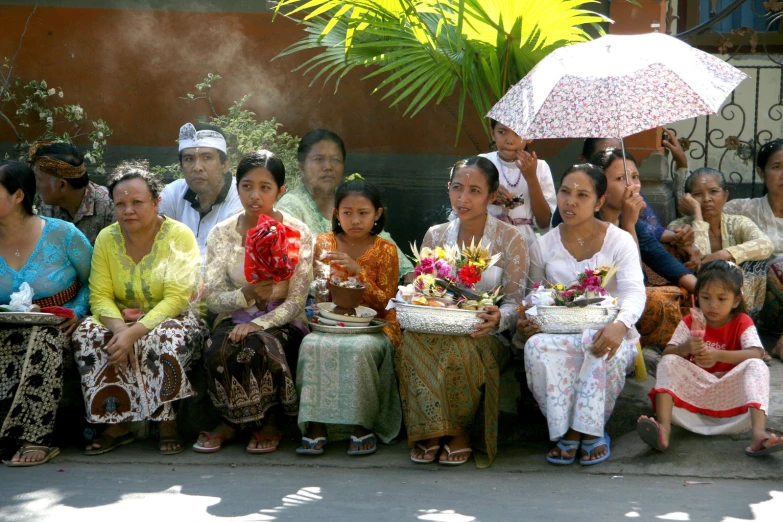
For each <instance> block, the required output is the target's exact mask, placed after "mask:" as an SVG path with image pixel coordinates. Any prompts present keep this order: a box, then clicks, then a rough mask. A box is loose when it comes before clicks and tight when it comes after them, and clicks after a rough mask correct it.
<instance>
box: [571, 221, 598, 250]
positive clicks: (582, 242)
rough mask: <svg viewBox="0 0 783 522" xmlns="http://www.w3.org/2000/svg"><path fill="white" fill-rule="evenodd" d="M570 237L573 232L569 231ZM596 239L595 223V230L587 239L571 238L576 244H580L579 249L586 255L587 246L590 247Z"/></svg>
mask: <svg viewBox="0 0 783 522" xmlns="http://www.w3.org/2000/svg"><path fill="white" fill-rule="evenodd" d="M568 235H569V236H570V235H571V231H570V230H569V231H568ZM594 237H595V222H593V228H592V233H591V234H590V235H589V236H587V237H577V238H571V239H572V240H573V239H576V242H577V243H579V248H580V249H581V251H582V252H581V253H582V254H584V250H585V246H590V243H591V242H592V240H593V238H594Z"/></svg>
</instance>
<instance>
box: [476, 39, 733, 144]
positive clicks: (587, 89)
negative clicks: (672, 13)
mask: <svg viewBox="0 0 783 522" xmlns="http://www.w3.org/2000/svg"><path fill="white" fill-rule="evenodd" d="M745 78H747V75H746V74H745V73H743V72H741V71H740V70H738V69H737V68H735V67H733V66H731V65H729V64H728V63H726V62H724V61H723V60H721V59H719V58H716V57H715V56H712V55H710V54H707V53H705V52H703V51H700V50H698V49H695V48H693V47H691V46H690V45H688V44H686V43H685V42H682V41H680V40H678V39H677V38H674V37H671V36H668V35H665V34H660V33H649V34H639V35H607V36H603V37H601V38H597V39H595V40H592V41H590V42H585V43H579V44H575V45H571V46H568V47H562V48H560V49H558V50H556V51H554V52H552V53H551V54H549V55H548V56H547V57H546V58H544V59H543V60H541V62H539V63H538V65H536V67H535V68H534V69H533V70H532V71H530V72H529V73H528V74H527V76H525V77H524V78H522V80H521V81H520V82H519V83H517V84H516V85H514V86H513V87H512V88H511V89H509V91H508V92H507V93H506V95H505V96H503V98H501V99H500V101H499V102H498V103H496V104H495V106H494V107H492V110H490V111H489V113H488V114H487V117H488V118H492V119H494V120H497V121H499V122H500V123H502V124H503V125H506V126H507V127H510V128H511V129H513V130H514V132H516V133H517V134H519V135H520V136H521V137H523V138H525V139H544V138H609V137H613V138H614V137H616V138H624V137H626V136H630V135H631V134H636V133H638V132H641V131H644V130H648V129H652V128H655V127H659V126H662V125H666V124H669V123H672V122H675V121H680V120H684V119H688V118H693V117H696V116H703V115H705V114H714V113H716V112H717V111H718V110H719V109H720V106H721V104H722V103H723V101H724V100H725V99H726V97H727V96H728V95H729V94H730V93H731V91H733V90H734V89H735V88H736V87H737V85H739V84H740V82H742V80H744V79H745Z"/></svg>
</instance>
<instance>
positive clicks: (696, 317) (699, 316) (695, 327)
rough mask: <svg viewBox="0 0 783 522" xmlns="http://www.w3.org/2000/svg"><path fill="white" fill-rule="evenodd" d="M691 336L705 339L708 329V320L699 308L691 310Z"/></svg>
mask: <svg viewBox="0 0 783 522" xmlns="http://www.w3.org/2000/svg"><path fill="white" fill-rule="evenodd" d="M691 319H692V321H691V335H695V336H697V337H701V338H702V339H703V338H704V334H705V333H706V329H707V319H706V318H705V317H704V312H702V311H701V310H699V309H698V308H691Z"/></svg>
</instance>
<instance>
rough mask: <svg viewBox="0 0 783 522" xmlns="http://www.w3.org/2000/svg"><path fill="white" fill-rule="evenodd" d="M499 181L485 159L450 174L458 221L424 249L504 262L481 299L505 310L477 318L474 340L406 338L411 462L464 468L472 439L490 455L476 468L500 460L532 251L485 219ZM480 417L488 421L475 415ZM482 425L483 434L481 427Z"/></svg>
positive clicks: (404, 386) (434, 234)
mask: <svg viewBox="0 0 783 522" xmlns="http://www.w3.org/2000/svg"><path fill="white" fill-rule="evenodd" d="M499 185H500V174H499V173H498V169H497V168H496V167H495V165H493V164H492V162H491V161H489V160H488V159H486V158H482V157H479V156H474V157H471V158H468V159H465V160H460V161H458V162H457V163H456V164H455V165H454V167H453V168H452V169H451V178H450V180H449V200H450V201H451V206H452V207H453V208H454V211H455V213H456V215H457V219H455V220H454V221H451V222H448V223H443V224H441V225H435V226H434V227H432V228H430V229H429V230H428V231H427V234H426V235H425V236H424V241H423V242H422V244H423V246H425V247H429V248H435V247H439V246H446V245H448V246H450V247H454V246H459V247H462V246H463V245H470V244H472V243H474V242H475V243H476V244H480V245H481V246H482V247H483V248H485V249H487V250H488V251H489V253H490V255H494V254H500V256H501V257H500V260H499V261H498V262H497V264H496V265H495V266H493V267H491V268H489V269H488V270H486V271H485V272H484V273H483V275H482V278H481V281H480V282H479V283H478V285H477V290H478V291H479V292H487V291H491V290H492V289H494V288H496V287H498V286H499V287H500V293H501V294H503V296H504V297H503V300H502V301H501V304H500V307H499V308H498V307H497V306H490V307H488V308H487V309H486V310H485V311H484V313H481V314H479V315H478V317H479V318H481V319H482V320H483V321H484V322H483V323H482V324H480V325H479V326H478V327H477V328H476V331H475V332H473V334H471V336H470V337H467V336H466V337H457V336H451V335H431V334H421V333H413V332H405V333H404V334H403V337H402V343H401V344H400V346H399V348H398V349H397V351H396V353H395V361H396V366H397V376H398V378H399V380H400V396H401V398H402V411H403V417H404V419H405V427H406V428H407V430H408V444H409V445H410V446H411V447H412V448H413V449H412V450H411V453H410V457H411V460H412V461H413V462H417V463H429V462H433V461H435V460H436V459H438V460H439V462H440V463H442V464H447V465H459V464H464V463H465V462H466V461H467V460H468V458H469V457H470V454H471V453H472V451H473V450H472V448H471V432H473V433H475V434H476V435H478V436H479V439H480V440H479V442H480V443H482V442H483V445H484V446H485V448H486V453H487V455H486V456H485V455H476V465H477V466H478V467H487V466H489V465H490V464H491V463H492V461H493V460H494V458H495V454H496V453H497V430H498V390H499V384H500V374H501V372H502V369H503V367H504V366H505V365H506V363H507V362H508V361H509V359H510V352H511V351H510V348H509V346H508V341H507V340H506V338H505V337H504V336H503V335H502V334H503V333H504V332H507V331H509V330H512V329H513V327H514V324H515V322H516V320H517V312H516V308H517V306H518V305H519V304H520V303H521V302H522V297H523V294H524V289H525V281H526V277H527V269H528V257H527V244H526V243H525V239H524V237H522V233H521V232H520V231H519V230H518V229H517V228H516V227H514V226H513V225H510V224H508V223H503V222H502V221H499V220H498V219H496V218H494V217H492V216H491V215H489V214H488V213H487V207H488V206H489V205H490V204H492V203H493V202H494V201H495V198H496V197H497V194H498V186H499ZM479 411H481V412H482V413H483V415H478V416H477V415H476V414H477V412H479ZM481 418H483V426H482V425H479V423H477V422H476V421H477V419H481Z"/></svg>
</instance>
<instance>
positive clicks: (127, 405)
mask: <svg viewBox="0 0 783 522" xmlns="http://www.w3.org/2000/svg"><path fill="white" fill-rule="evenodd" d="M206 333H207V327H206V324H205V323H204V321H203V320H201V319H200V318H199V317H198V316H197V315H196V314H194V313H193V312H191V311H187V312H186V313H185V314H184V315H183V316H181V317H177V318H174V319H168V320H166V321H164V322H162V323H161V324H159V325H158V326H156V327H155V328H154V329H152V331H150V332H149V333H147V335H145V336H144V337H142V338H141V339H139V340H138V341H136V344H135V345H134V351H135V354H134V356H135V358H136V368H135V369H133V368H123V369H122V371H121V372H116V371H115V370H114V367H113V366H111V365H110V364H109V354H108V353H107V352H106V350H105V346H106V343H108V342H109V340H110V339H111V338H112V335H113V334H112V332H111V330H109V329H108V328H106V327H105V326H103V325H101V324H99V323H97V322H95V321H94V320H93V319H92V317H88V318H87V319H85V321H84V322H83V323H82V324H81V325H79V327H78V328H77V329H76V332H75V333H74V334H73V341H74V345H75V348H76V352H75V359H76V364H77V366H78V368H79V373H80V374H81V379H82V393H83V394H84V403H85V407H86V409H87V421H88V422H91V423H106V424H117V423H120V422H126V421H142V420H153V421H167V420H174V419H175V418H176V413H175V411H174V408H173V404H172V403H173V402H174V401H176V400H178V399H184V398H186V397H190V396H191V395H193V388H192V387H191V385H190V381H189V380H188V378H187V376H186V375H185V372H186V371H187V370H189V369H190V366H191V364H192V363H193V361H195V360H196V359H198V357H199V355H200V353H201V349H202V346H203V344H204V339H205V337H206Z"/></svg>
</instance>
